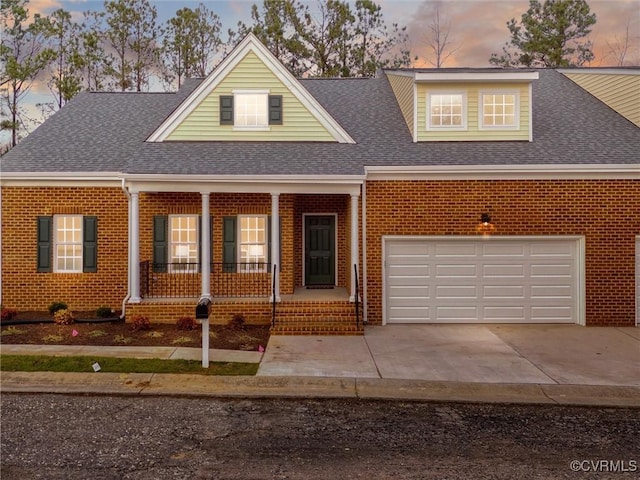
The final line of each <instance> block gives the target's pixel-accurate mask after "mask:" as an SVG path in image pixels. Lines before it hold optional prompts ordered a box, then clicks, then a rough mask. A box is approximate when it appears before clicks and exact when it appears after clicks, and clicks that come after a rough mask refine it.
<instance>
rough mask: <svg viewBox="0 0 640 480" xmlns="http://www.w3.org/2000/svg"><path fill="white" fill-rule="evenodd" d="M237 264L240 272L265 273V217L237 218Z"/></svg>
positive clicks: (245, 216)
mask: <svg viewBox="0 0 640 480" xmlns="http://www.w3.org/2000/svg"><path fill="white" fill-rule="evenodd" d="M238 230H239V232H238V233H239V235H238V238H239V239H240V242H239V248H238V263H240V264H241V265H240V271H242V272H266V271H267V255H268V252H267V247H268V245H267V216H265V215H260V216H255V215H251V216H250V215H240V216H238Z"/></svg>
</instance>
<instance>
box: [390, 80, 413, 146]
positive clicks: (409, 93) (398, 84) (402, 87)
mask: <svg viewBox="0 0 640 480" xmlns="http://www.w3.org/2000/svg"><path fill="white" fill-rule="evenodd" d="M387 78H388V79H389V84H390V85H391V89H392V90H393V93H394V95H395V96H396V100H397V102H398V105H399V106H400V111H401V112H402V116H403V117H404V121H405V122H406V123H407V127H409V130H410V131H411V135H413V134H414V125H413V77H409V76H406V75H393V74H392V73H387Z"/></svg>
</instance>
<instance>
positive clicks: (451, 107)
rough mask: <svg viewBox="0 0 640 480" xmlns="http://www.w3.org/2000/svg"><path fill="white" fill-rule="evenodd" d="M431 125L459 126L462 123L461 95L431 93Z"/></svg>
mask: <svg viewBox="0 0 640 480" xmlns="http://www.w3.org/2000/svg"><path fill="white" fill-rule="evenodd" d="M430 104H431V107H430V108H431V112H430V115H429V118H430V126H432V127H456V128H458V127H461V126H463V125H464V117H463V115H464V108H463V96H462V95H459V94H433V95H431V96H430Z"/></svg>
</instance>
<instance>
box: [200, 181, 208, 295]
mask: <svg viewBox="0 0 640 480" xmlns="http://www.w3.org/2000/svg"><path fill="white" fill-rule="evenodd" d="M201 195H202V218H201V221H200V252H201V257H202V258H200V273H201V277H202V287H201V290H200V292H201V293H200V299H201V300H202V299H203V298H206V299H209V300H211V225H210V223H211V217H210V213H209V193H208V192H201Z"/></svg>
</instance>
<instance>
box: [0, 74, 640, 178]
mask: <svg viewBox="0 0 640 480" xmlns="http://www.w3.org/2000/svg"><path fill="white" fill-rule="evenodd" d="M535 71H536V72H539V79H538V80H535V81H533V82H532V85H533V87H532V88H533V141H532V142H505V141H501V142H497V141H496V142H493V141H490V142H423V143H413V142H412V137H411V134H410V132H409V130H408V128H407V126H406V123H405V122H404V119H403V117H402V114H401V112H400V108H399V107H398V104H397V102H396V100H395V97H394V95H393V92H392V91H391V88H390V85H389V82H388V80H387V78H386V76H385V75H381V76H379V77H378V78H373V79H303V80H300V82H301V84H302V85H303V86H304V87H305V88H306V89H307V90H308V92H309V93H310V94H311V95H312V96H313V97H314V98H315V99H316V100H317V101H318V102H319V103H320V104H321V105H322V107H323V108H324V109H326V110H327V112H328V113H329V114H330V115H331V116H332V117H333V118H334V119H335V120H336V121H337V122H338V123H339V124H340V125H341V126H342V127H343V128H344V129H345V130H346V131H347V132H348V134H349V135H350V136H351V137H352V138H353V139H354V140H355V142H356V143H355V144H344V143H337V142H336V143H329V142H162V143H151V142H145V139H147V138H148V137H149V135H150V134H151V133H152V132H153V131H154V130H155V129H157V128H158V126H159V125H161V124H162V122H163V121H164V120H165V119H166V118H167V117H168V116H169V115H171V113H172V112H173V111H174V110H175V109H176V108H177V107H178V106H179V105H180V103H181V102H182V101H184V99H185V98H187V96H188V95H189V94H190V93H191V92H192V91H193V90H194V89H195V88H197V86H198V85H199V81H189V82H187V83H186V84H185V85H184V86H183V88H182V89H181V90H180V91H179V92H178V93H82V94H80V95H78V96H77V97H76V98H74V99H73V100H72V101H70V102H69V103H68V104H67V105H66V106H65V107H64V108H63V109H61V110H60V111H59V112H57V113H56V114H54V115H53V116H52V117H51V118H50V119H49V120H47V121H46V122H44V124H42V125H41V126H40V127H38V128H37V129H36V130H35V131H34V132H33V133H32V134H31V135H29V136H28V137H27V138H26V139H25V140H23V142H22V143H20V144H19V145H18V146H16V147H15V148H14V149H12V150H11V151H10V152H8V153H7V154H6V155H5V156H4V157H3V158H2V159H1V164H0V166H1V168H2V171H3V172H25V173H28V172H52V173H53V172H75V173H78V172H86V173H96V172H119V173H128V174H167V175H208V176H211V175H252V176H260V175H293V176H296V175H336V176H345V175H363V174H364V168H365V166H403V167H409V166H416V167H424V166H453V165H466V166H473V165H487V166H511V165H515V166H518V165H520V166H526V165H541V164H542V165H547V164H548V165H582V164H591V165H607V164H612V165H613V164H629V165H632V164H638V163H639V161H638V145H640V128H638V127H637V126H635V125H633V124H632V123H631V122H629V121H628V120H626V119H625V118H623V117H622V116H620V115H619V114H618V113H616V112H615V111H614V110H612V109H610V108H609V107H607V106H606V105H605V104H603V103H602V102H600V101H599V100H597V99H596V98H595V97H593V96H592V95H590V94H589V93H588V92H586V91H585V90H583V89H582V88H580V87H579V86H577V85H575V84H574V83H573V82H572V81H570V80H569V79H568V78H566V77H565V76H564V75H562V74H561V73H558V72H557V71H555V70H552V69H541V70H535ZM200 81H201V80H200Z"/></svg>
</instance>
